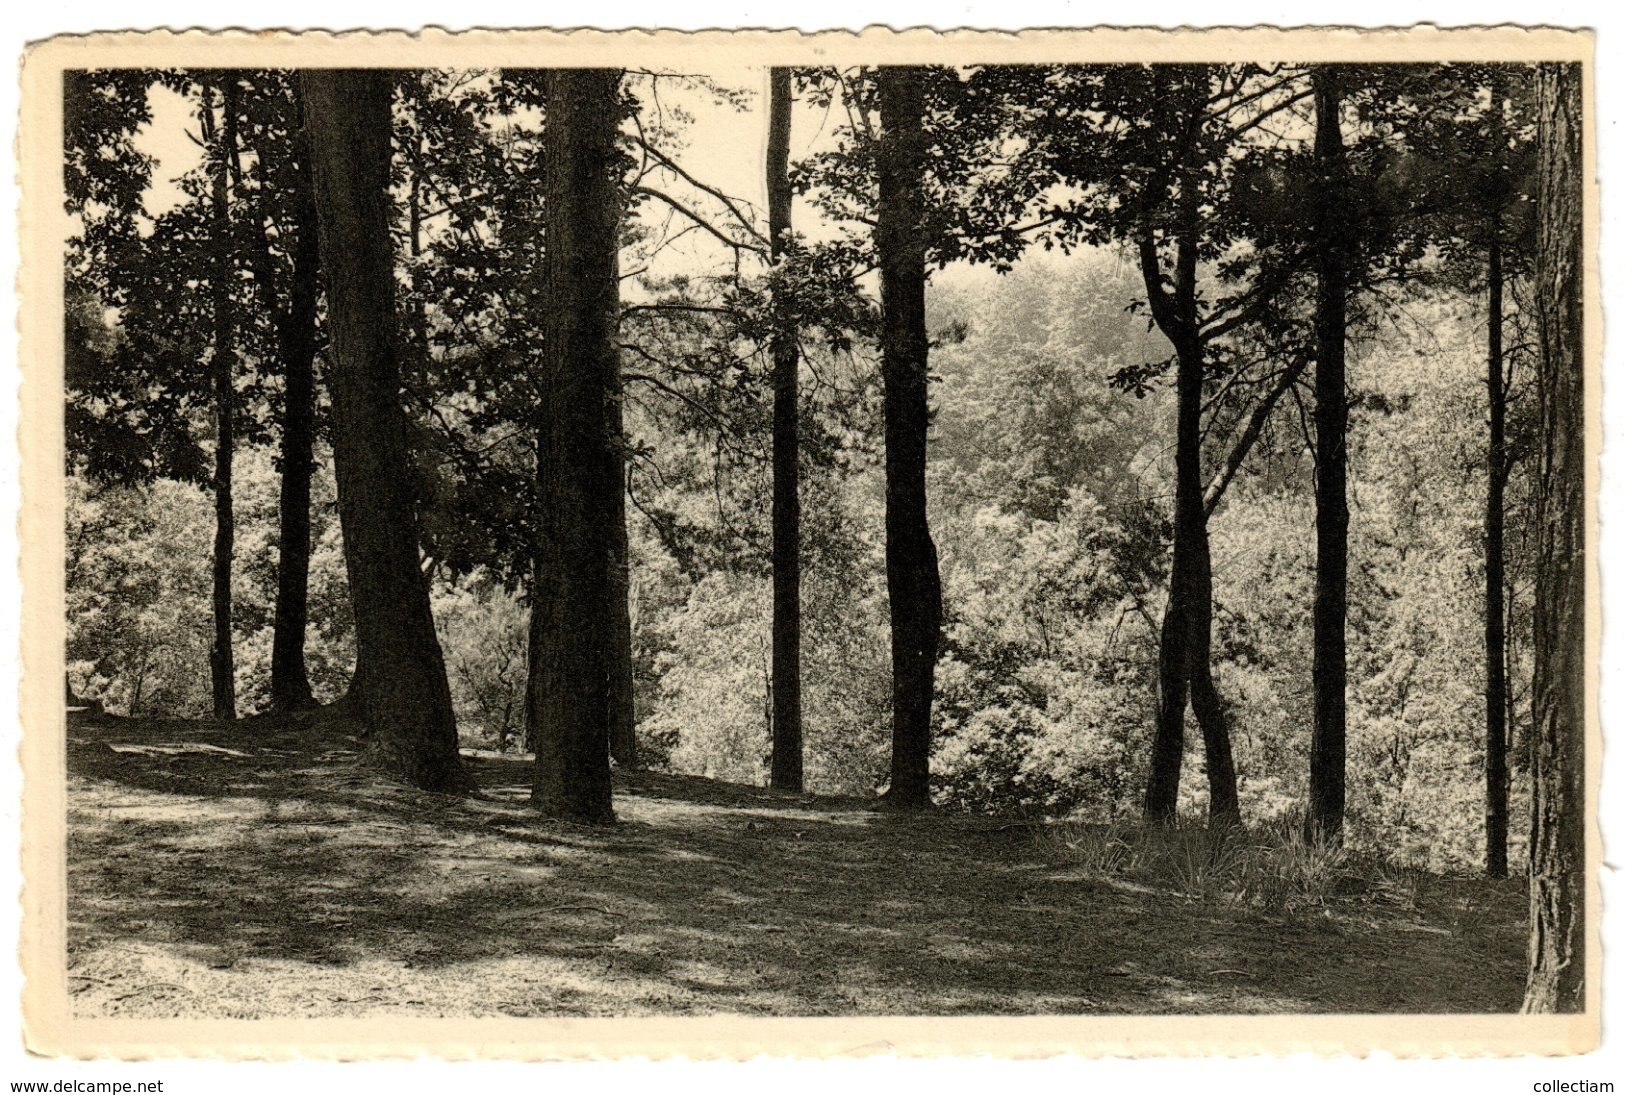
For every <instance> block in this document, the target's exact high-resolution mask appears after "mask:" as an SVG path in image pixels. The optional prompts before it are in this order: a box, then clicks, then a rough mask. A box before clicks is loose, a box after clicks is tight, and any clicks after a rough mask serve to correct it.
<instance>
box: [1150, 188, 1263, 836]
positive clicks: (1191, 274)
mask: <svg viewBox="0 0 1625 1095" xmlns="http://www.w3.org/2000/svg"><path fill="white" fill-rule="evenodd" d="M1185 205H1186V209H1185V211H1184V217H1183V219H1184V222H1185V223H1184V228H1183V230H1182V236H1181V239H1180V240H1179V242H1178V244H1177V249H1176V252H1175V259H1174V287H1173V292H1172V293H1171V294H1170V293H1169V292H1168V291H1167V290H1166V289H1165V288H1164V287H1163V278H1162V266H1161V260H1160V259H1159V257H1158V254H1157V249H1156V246H1155V245H1154V244H1153V243H1152V242H1151V241H1150V238H1149V237H1142V241H1141V244H1140V267H1141V274H1142V276H1143V280H1144V282H1145V286H1146V292H1147V294H1148V295H1149V298H1150V302H1151V308H1152V318H1153V319H1155V320H1156V322H1157V325H1158V327H1159V328H1160V329H1161V330H1162V332H1163V334H1164V335H1166V336H1167V337H1168V340H1169V341H1170V342H1171V343H1173V346H1174V354H1175V369H1176V372H1175V389H1176V399H1177V402H1178V412H1177V413H1178V418H1177V422H1176V425H1175V441H1174V557H1173V564H1172V569H1171V573H1170V575H1169V581H1168V607H1167V608H1166V609H1165V610H1164V613H1163V623H1162V634H1161V645H1160V649H1159V651H1158V660H1157V666H1158V674H1157V676H1158V696H1157V722H1156V729H1155V733H1154V736H1153V738H1152V743H1151V773H1150V778H1149V779H1148V780H1147V782H1146V793H1145V818H1146V820H1147V821H1148V822H1149V823H1150V824H1153V825H1168V824H1171V823H1173V822H1174V821H1175V820H1176V818H1177V816H1178V811H1179V781H1180V769H1181V768H1182V766H1183V763H1184V753H1185V707H1186V704H1187V702H1189V704H1190V707H1191V711H1192V713H1193V714H1194V715H1195V716H1196V721H1197V725H1198V727H1199V728H1200V729H1201V732H1202V745H1203V750H1204V753H1205V756H1206V761H1207V778H1208V820H1209V823H1210V824H1214V825H1233V824H1236V823H1238V822H1239V821H1240V820H1241V805H1240V799H1239V796H1238V794H1237V789H1236V766H1235V759H1234V757H1233V755H1232V753H1231V749H1230V728H1229V720H1228V718H1227V716H1226V714H1225V709H1224V703H1223V700H1222V699H1221V698H1220V696H1219V690H1218V687H1217V686H1216V685H1215V683H1214V681H1213V668H1212V657H1213V649H1212V647H1213V560H1212V556H1211V554H1210V551H1209V546H1208V531H1207V506H1206V504H1205V499H1204V497H1203V494H1204V491H1203V477H1202V385H1203V379H1204V376H1205V371H1206V370H1205V349H1204V346H1203V344H1202V340H1201V337H1200V335H1199V333H1198V321H1197V302H1196V244H1195V232H1196V225H1195V211H1194V209H1193V208H1191V203H1189V202H1188V201H1187V202H1185Z"/></svg>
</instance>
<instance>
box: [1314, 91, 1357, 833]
mask: <svg viewBox="0 0 1625 1095" xmlns="http://www.w3.org/2000/svg"><path fill="white" fill-rule="evenodd" d="M1310 78H1311V80H1312V81H1313V82H1314V92H1315V164H1316V168H1317V173H1318V175H1319V184H1320V185H1319V192H1318V194H1317V195H1316V208H1315V263H1316V271H1317V273H1318V275H1319V277H1318V285H1317V287H1316V295H1315V611H1314V632H1315V661H1314V687H1315V726H1314V733H1313V736H1312V740H1311V741H1310V745H1309V815H1308V819H1307V822H1308V830H1309V835H1310V836H1311V837H1318V838H1319V839H1323V840H1328V841H1337V840H1340V839H1342V832H1343V806H1344V798H1345V771H1344V769H1345V765H1346V752H1347V744H1346V693H1347V688H1348V661H1347V648H1346V644H1347V634H1346V629H1347V620H1348V528H1349V507H1348V451H1347V447H1346V445H1347V438H1348V418H1349V412H1348V394H1347V389H1346V386H1345V378H1344V357H1345V348H1346V345H1345V344H1346V338H1347V333H1348V281H1349V271H1348V254H1347V247H1346V244H1345V239H1346V229H1345V228H1344V223H1345V220H1346V218H1347V217H1348V216H1349V212H1348V209H1347V208H1346V197H1345V195H1346V191H1347V188H1346V186H1345V185H1344V177H1345V171H1346V165H1345V156H1344V150H1343V124H1342V118H1341V112H1342V94H1341V91H1340V90H1339V88H1338V86H1337V81H1338V74H1337V72H1336V70H1335V69H1332V68H1329V67H1327V66H1324V65H1322V66H1317V67H1316V68H1315V69H1314V71H1313V73H1312V74H1311V77H1310Z"/></svg>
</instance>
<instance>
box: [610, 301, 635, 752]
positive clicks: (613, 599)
mask: <svg viewBox="0 0 1625 1095" xmlns="http://www.w3.org/2000/svg"><path fill="white" fill-rule="evenodd" d="M615 284H616V286H617V289H618V288H619V286H620V277H619V274H618V273H617V276H616V282H615ZM619 300H620V298H619V297H618V296H617V298H616V306H617V308H618V307H619ZM610 380H611V385H612V386H611V389H610V396H609V399H608V401H607V402H606V404H605V408H606V410H607V411H608V414H609V420H608V428H609V438H610V446H611V449H610V454H611V457H612V459H613V460H614V463H615V480H616V488H615V489H614V490H612V491H611V492H610V503H611V507H610V515H609V582H610V589H609V607H610V612H611V614H612V616H613V617H614V618H613V621H612V623H613V626H614V633H613V635H612V636H611V642H610V644H609V755H610V756H611V757H612V758H613V759H614V761H615V763H616V764H619V765H620V766H621V767H623V768H636V767H637V766H638V723H637V709H636V706H635V699H636V691H635V683H636V682H635V681H634V680H633V676H632V606H631V599H630V594H631V582H632V552H631V545H630V544H629V543H628V541H627V536H626V416H625V409H624V408H625V403H624V399H625V384H624V383H623V381H622V380H621V362H620V357H619V354H617V355H616V359H615V367H614V369H613V370H612V372H611V374H610Z"/></svg>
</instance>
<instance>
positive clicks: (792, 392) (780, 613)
mask: <svg viewBox="0 0 1625 1095" xmlns="http://www.w3.org/2000/svg"><path fill="white" fill-rule="evenodd" d="M768 79H769V83H770V90H769V95H768V124H767V226H768V238H769V239H770V240H771V241H772V245H773V261H774V262H775V263H782V262H783V261H784V257H785V255H786V253H787V252H788V250H789V247H790V70H789V69H787V68H775V69H773V70H772V71H771V72H770V74H769V77H768ZM773 307H774V312H775V317H774V318H775V320H776V323H775V326H774V331H773V678H772V682H771V685H772V688H771V690H772V693H773V707H772V719H773V722H772V726H773V764H772V777H771V778H772V784H773V786H774V787H777V788H779V789H780V790H783V791H799V790H801V789H802V770H801V767H802V750H801V492H800V483H799V474H800V449H801V440H800V409H799V407H798V405H797V399H798V394H799V393H798V381H799V379H800V371H801V355H800V353H799V352H798V348H797V345H796V329H795V320H794V318H793V315H792V312H791V305H790V301H789V300H788V299H787V290H786V289H785V287H784V286H783V285H781V286H780V287H779V288H778V289H776V290H775V292H774V294H773Z"/></svg>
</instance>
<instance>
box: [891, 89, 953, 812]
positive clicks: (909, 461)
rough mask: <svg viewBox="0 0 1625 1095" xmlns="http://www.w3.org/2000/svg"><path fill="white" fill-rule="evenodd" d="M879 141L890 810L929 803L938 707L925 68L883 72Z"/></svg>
mask: <svg viewBox="0 0 1625 1095" xmlns="http://www.w3.org/2000/svg"><path fill="white" fill-rule="evenodd" d="M876 82H877V84H878V88H879V92H880V125H881V140H880V149H879V162H878V164H877V167H878V173H879V182H880V188H879V189H880V195H879V197H880V202H879V206H878V208H877V211H876V214H877V223H876V227H875V247H876V250H877V252H878V253H879V260H880V299H881V311H882V318H881V336H880V372H881V382H882V386H883V389H884V393H883V397H882V401H883V413H884V417H885V435H886V590H887V593H888V595H889V597H890V601H891V657H892V759H891V786H890V787H889V788H888V789H887V791H886V794H885V801H886V803H887V805H888V806H891V807H893V808H897V809H924V808H926V807H928V806H929V805H930V803H931V777H930V767H931V701H932V690H933V678H934V676H935V671H936V660H937V646H938V642H939V638H940V630H941V626H942V582H941V577H940V575H939V574H938V571H937V549H936V545H935V544H934V543H933V542H932V540H931V529H930V525H929V523H928V521H927V518H926V496H925V458H926V435H927V431H928V430H929V428H930V410H929V402H928V384H929V374H928V373H927V369H926V350H927V340H926V331H925V281H926V273H925V250H926V249H925V240H924V237H923V234H922V231H921V227H920V225H921V219H922V215H923V205H924V203H923V199H922V195H921V178H922V176H923V174H924V171H925V148H926V140H925V134H924V129H923V117H924V92H923V84H924V71H923V70H922V69H920V68H915V67H902V66H888V67H882V68H880V69H879V70H878V71H877V76H876Z"/></svg>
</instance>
